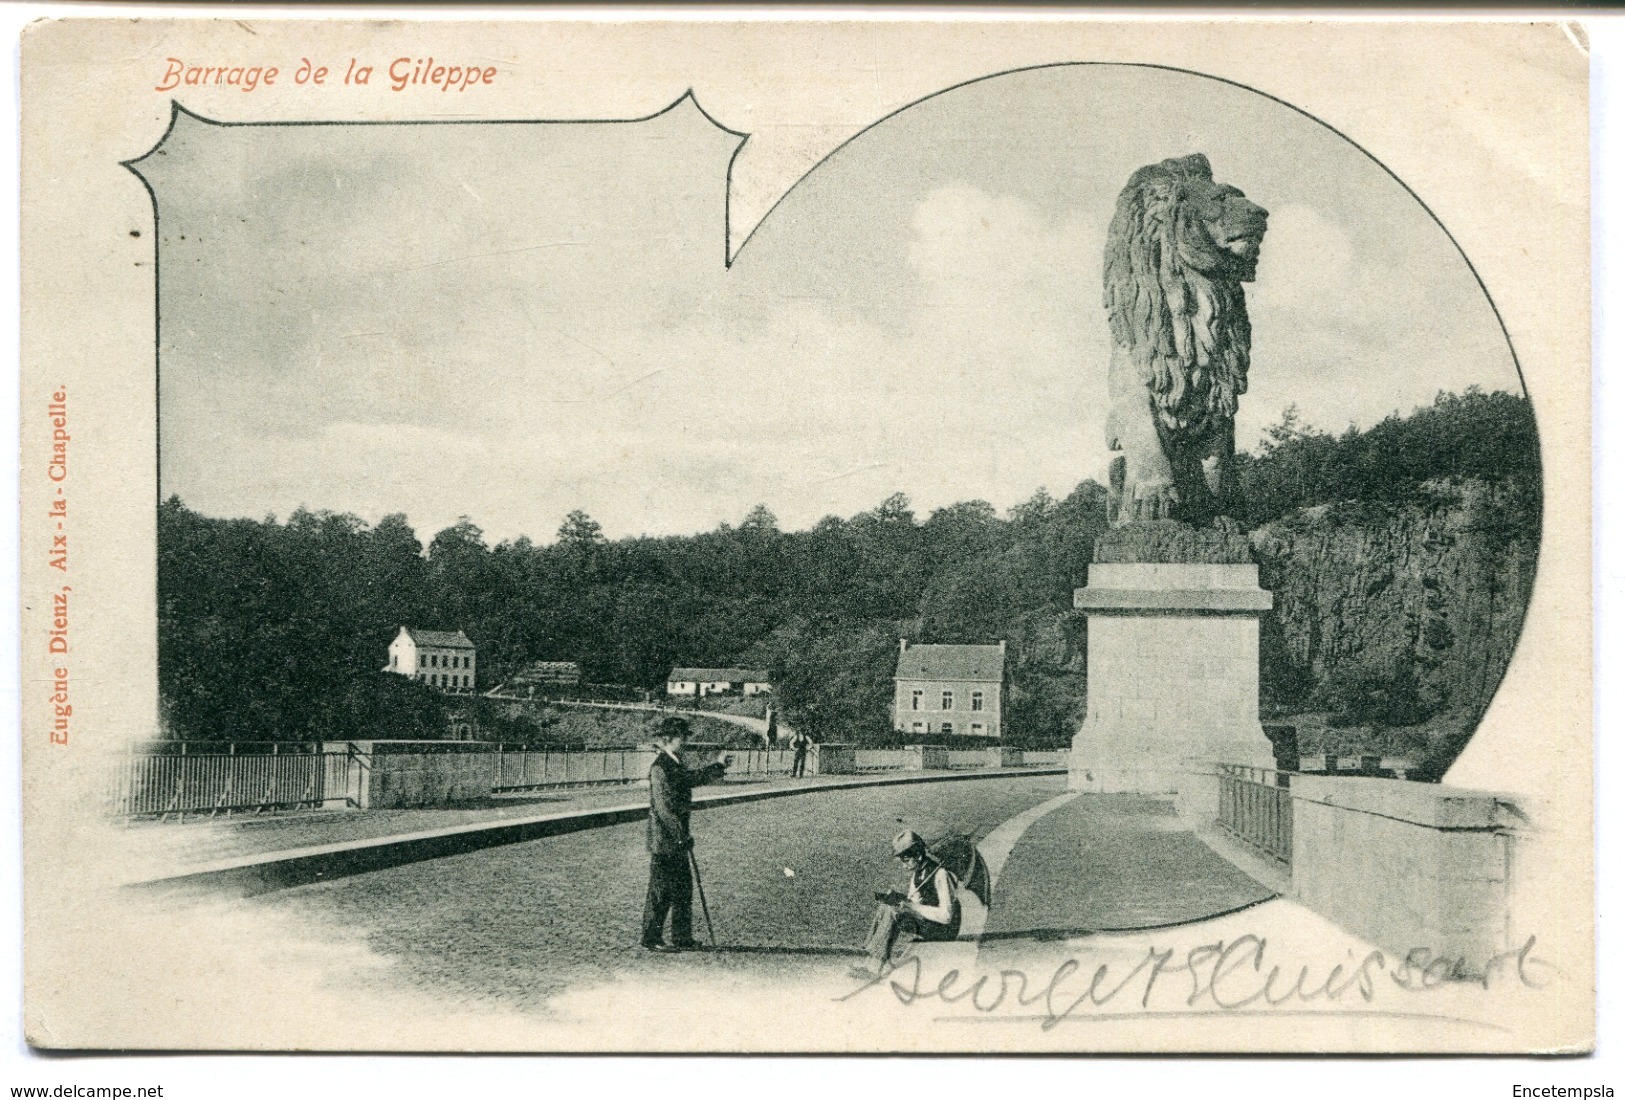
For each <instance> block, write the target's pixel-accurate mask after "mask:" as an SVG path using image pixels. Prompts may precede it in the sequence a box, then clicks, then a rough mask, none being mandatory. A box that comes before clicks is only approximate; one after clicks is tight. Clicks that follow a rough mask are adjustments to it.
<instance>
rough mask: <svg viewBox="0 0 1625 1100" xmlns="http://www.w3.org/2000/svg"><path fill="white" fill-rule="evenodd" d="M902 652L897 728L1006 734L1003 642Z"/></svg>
mask: <svg viewBox="0 0 1625 1100" xmlns="http://www.w3.org/2000/svg"><path fill="white" fill-rule="evenodd" d="M899 644H900V646H901V649H900V650H899V652H898V654H897V675H896V677H895V680H896V684H897V691H896V694H895V695H894V696H893V700H892V729H894V730H895V731H897V732H898V733H907V734H920V735H925V734H937V735H943V736H961V737H990V738H992V737H999V736H1002V735H1003V733H1004V729H1003V715H1004V642H1002V641H1001V642H1000V643H999V644H998V645H913V646H911V645H909V644H908V639H907V638H904V639H903V640H902V641H901V643H899Z"/></svg>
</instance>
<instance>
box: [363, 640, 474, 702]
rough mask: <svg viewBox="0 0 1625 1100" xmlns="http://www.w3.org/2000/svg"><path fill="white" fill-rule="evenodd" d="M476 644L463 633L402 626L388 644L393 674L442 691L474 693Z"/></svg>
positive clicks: (385, 668) (388, 669)
mask: <svg viewBox="0 0 1625 1100" xmlns="http://www.w3.org/2000/svg"><path fill="white" fill-rule="evenodd" d="M476 655H477V654H476V652H475V649H474V643H473V642H471V641H469V640H468V635H467V634H464V633H463V632H462V631H461V630H421V629H419V628H417V627H415V626H403V627H401V631H400V633H399V634H397V635H395V640H394V641H393V642H390V643H389V664H387V665H385V666H384V671H385V672H394V673H397V674H399V675H401V676H407V677H410V678H411V679H414V680H421V681H423V682H424V683H426V684H428V685H429V686H430V687H435V688H440V689H441V690H443V691H473V690H474V684H475V679H474V677H475V674H476V666H475V660H474V659H475V657H476Z"/></svg>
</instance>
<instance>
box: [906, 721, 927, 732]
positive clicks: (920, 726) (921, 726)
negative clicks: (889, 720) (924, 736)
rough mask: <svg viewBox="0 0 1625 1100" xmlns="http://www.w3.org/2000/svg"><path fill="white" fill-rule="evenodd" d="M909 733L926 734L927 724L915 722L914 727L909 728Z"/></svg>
mask: <svg viewBox="0 0 1625 1100" xmlns="http://www.w3.org/2000/svg"><path fill="white" fill-rule="evenodd" d="M909 732H910V733H924V732H925V723H924V722H915V723H914V724H913V725H912V726H910V727H909Z"/></svg>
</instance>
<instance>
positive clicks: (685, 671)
mask: <svg viewBox="0 0 1625 1100" xmlns="http://www.w3.org/2000/svg"><path fill="white" fill-rule="evenodd" d="M772 690H773V686H772V684H770V683H769V682H768V678H767V673H766V672H764V671H762V670H761V669H759V668H674V669H672V670H671V675H669V676H667V677H666V694H667V695H692V696H694V697H695V698H701V697H703V696H706V695H722V694H725V693H728V692H732V693H734V694H736V695H761V694H762V693H764V692H768V691H772Z"/></svg>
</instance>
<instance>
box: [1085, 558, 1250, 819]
mask: <svg viewBox="0 0 1625 1100" xmlns="http://www.w3.org/2000/svg"><path fill="white" fill-rule="evenodd" d="M1073 600H1074V605H1075V606H1076V607H1078V608H1079V609H1080V610H1082V611H1083V612H1084V614H1085V615H1086V616H1088V624H1089V642H1088V654H1089V656H1088V665H1089V709H1088V713H1087V715H1086V716H1085V718H1084V722H1083V726H1082V728H1080V729H1079V730H1078V733H1077V736H1075V737H1074V738H1073V739H1072V753H1071V756H1070V760H1069V765H1068V772H1069V774H1068V777H1067V786H1068V788H1069V789H1071V790H1084V791H1098V792H1108V791H1131V792H1136V793H1140V794H1163V795H1174V794H1177V793H1178V792H1179V790H1180V789H1181V787H1182V785H1183V784H1184V783H1185V781H1186V780H1185V778H1184V777H1186V776H1188V775H1190V774H1191V773H1192V772H1193V771H1197V770H1208V771H1210V770H1211V766H1212V764H1213V763H1225V764H1245V765H1248V766H1251V767H1264V768H1269V767H1274V766H1275V756H1274V750H1273V749H1272V747H1271V745H1270V741H1269V738H1268V737H1266V736H1265V735H1264V727H1263V725H1262V724H1261V723H1260V722H1259V720H1258V620H1259V616H1261V615H1262V614H1264V612H1266V611H1268V610H1269V609H1270V607H1271V605H1272V602H1273V601H1272V600H1271V597H1270V594H1269V593H1268V592H1266V591H1264V590H1263V589H1261V588H1259V587H1258V566H1256V565H1252V564H1239V563H1213V564H1208V563H1204V564H1189V563H1156V564H1152V563H1106V564H1095V565H1091V566H1090V567H1089V583H1088V585H1087V587H1084V588H1080V589H1078V590H1077V592H1076V593H1075V594H1074V597H1073Z"/></svg>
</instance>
